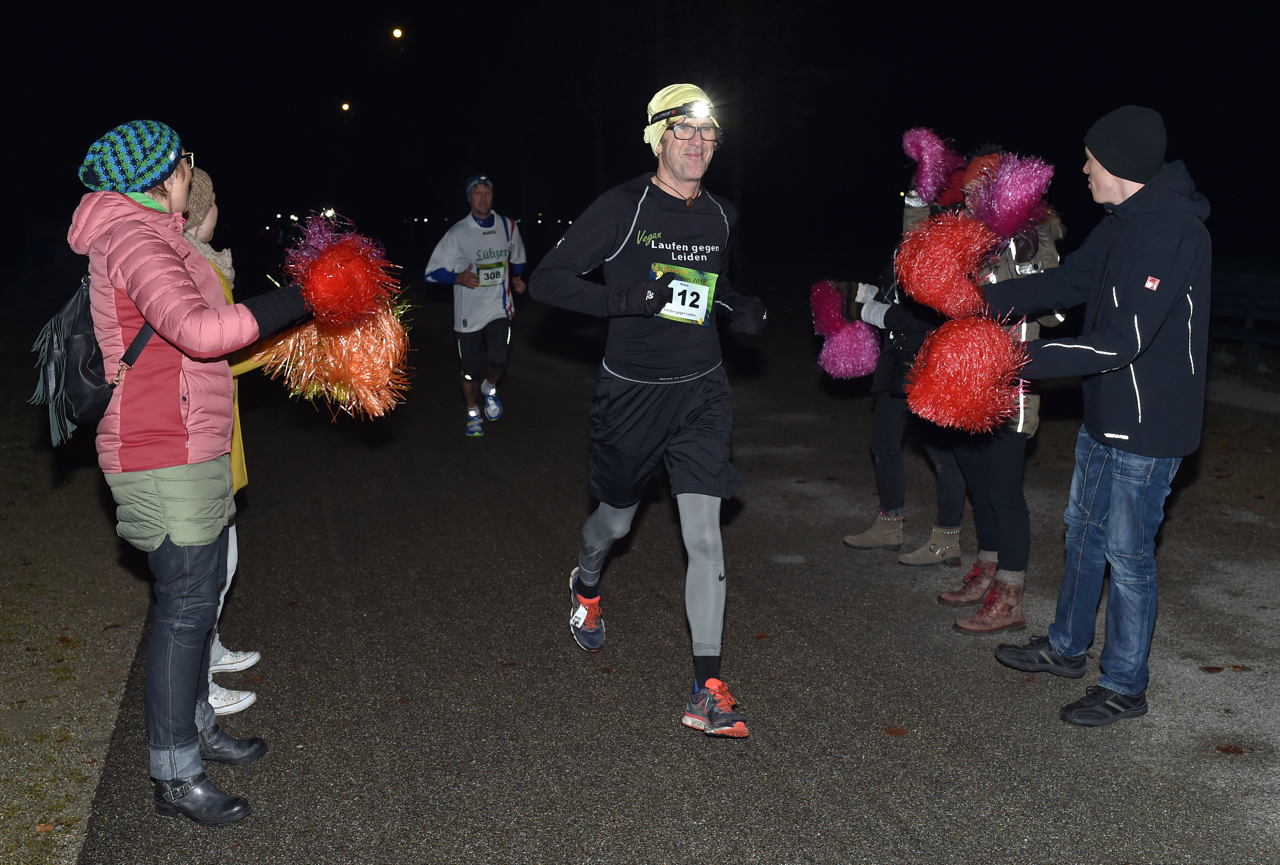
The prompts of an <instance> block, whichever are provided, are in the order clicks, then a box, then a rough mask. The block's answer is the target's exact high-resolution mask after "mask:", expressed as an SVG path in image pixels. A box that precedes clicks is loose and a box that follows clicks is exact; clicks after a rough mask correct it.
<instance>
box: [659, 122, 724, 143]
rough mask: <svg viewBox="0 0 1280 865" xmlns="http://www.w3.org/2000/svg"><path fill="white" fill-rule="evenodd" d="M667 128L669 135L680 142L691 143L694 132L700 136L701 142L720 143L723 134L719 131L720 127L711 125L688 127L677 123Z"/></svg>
mask: <svg viewBox="0 0 1280 865" xmlns="http://www.w3.org/2000/svg"><path fill="white" fill-rule="evenodd" d="M668 128H669V129H670V130H671V134H672V135H674V136H675V137H676V138H677V139H679V140H680V141H691V140H692V139H693V134H694V133H695V132H697V133H698V134H699V135H700V136H702V140H703V141H720V140H722V139H723V138H724V133H723V132H721V131H720V127H719V126H716V125H714V124H711V123H708V124H707V125H706V126H689V125H688V124H685V123H677V124H675V125H674V126H670V127H668Z"/></svg>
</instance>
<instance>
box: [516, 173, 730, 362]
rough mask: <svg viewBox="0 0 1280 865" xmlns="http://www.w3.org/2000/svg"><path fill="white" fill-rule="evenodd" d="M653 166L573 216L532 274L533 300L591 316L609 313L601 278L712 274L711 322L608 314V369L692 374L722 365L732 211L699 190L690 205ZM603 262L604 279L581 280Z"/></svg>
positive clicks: (627, 281) (609, 281) (626, 280)
mask: <svg viewBox="0 0 1280 865" xmlns="http://www.w3.org/2000/svg"><path fill="white" fill-rule="evenodd" d="M652 177H653V174H652V173H648V174H643V175H641V176H640V177H637V178H635V179H634V180H631V181H629V182H627V183H624V184H622V185H621V186H615V187H614V188H613V189H610V190H609V191H608V192H606V193H604V194H603V195H601V196H600V197H599V198H597V199H596V200H595V201H594V202H593V203H592V204H591V206H590V207H588V208H587V209H586V211H584V212H583V214H582V215H581V216H580V217H578V218H577V219H575V220H574V222H573V225H572V226H570V227H569V230H568V231H566V232H565V234H564V237H562V238H561V239H560V242H559V243H558V244H556V247H555V249H553V250H551V252H549V253H548V254H547V255H546V257H545V258H543V259H542V263H541V264H539V265H538V269H537V270H536V271H534V273H533V276H532V277H531V278H530V279H529V294H530V295H532V296H533V297H534V298H535V299H536V300H540V301H542V302H544V303H550V304H553V305H554V306H560V307H564V308H565V309H571V310H575V311H577V312H585V313H587V314H589V315H596V316H601V317H604V316H607V315H609V311H608V307H607V296H608V295H607V291H606V288H605V286H609V287H617V286H632V285H638V284H639V283H640V282H642V281H643V280H645V279H648V278H649V273H650V270H651V267H652V265H654V264H668V265H677V266H680V267H687V268H691V269H693V270H700V271H704V272H709V273H714V274H717V277H716V288H715V300H714V306H713V311H711V312H709V313H708V323H707V325H705V326H703V325H696V324H686V323H683V322H677V321H670V320H668V319H665V318H659V317H657V316H654V317H653V318H642V317H640V316H618V317H615V318H612V319H610V321H609V340H608V343H607V344H606V346H605V353H604V362H605V366H606V367H607V368H608V369H609V371H610V372H612V373H614V374H615V375H618V376H620V377H623V378H628V379H632V380H635V381H644V382H672V381H681V380H684V379H689V378H696V377H697V376H700V375H703V374H704V373H707V372H710V371H711V370H712V369H715V368H716V367H717V366H719V365H720V337H719V334H718V333H717V331H716V325H715V313H714V310H715V309H721V310H726V311H728V310H731V309H732V308H733V302H734V300H736V299H737V298H738V297H739V295H738V293H737V292H735V291H734V290H733V288H732V286H730V284H729V281H728V279H727V278H726V276H725V273H724V270H725V267H727V265H728V263H729V257H728V249H729V238H730V235H731V234H732V232H733V226H734V224H735V223H736V222H737V218H738V216H737V212H736V211H735V210H734V209H733V206H732V205H730V204H729V203H728V202H727V201H725V200H723V199H721V198H717V197H715V196H713V195H712V194H711V193H709V192H707V191H706V190H705V189H704V190H702V194H701V195H699V196H698V197H697V198H695V199H694V201H693V207H686V206H685V200H684V199H683V198H677V197H675V196H674V195H671V194H669V193H667V192H665V191H664V190H663V189H662V188H661V187H659V186H657V185H656V184H654V183H653V182H652V181H651V180H650V178H652ZM601 264H603V265H604V281H605V285H603V286H602V285H599V284H598V283H595V282H591V281H589V280H586V279H583V278H582V274H585V273H588V272H589V271H591V270H594V269H595V268H596V267H599V266H600V265H601Z"/></svg>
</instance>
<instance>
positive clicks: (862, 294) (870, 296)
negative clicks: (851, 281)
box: [854, 282, 880, 303]
mask: <svg viewBox="0 0 1280 865" xmlns="http://www.w3.org/2000/svg"><path fill="white" fill-rule="evenodd" d="M879 293H880V287H879V286H876V285H870V284H868V283H865V282H860V283H858V294H857V295H856V296H855V297H854V300H856V301H857V302H858V303H866V302H867V301H868V300H875V299H876V295H877V294H879Z"/></svg>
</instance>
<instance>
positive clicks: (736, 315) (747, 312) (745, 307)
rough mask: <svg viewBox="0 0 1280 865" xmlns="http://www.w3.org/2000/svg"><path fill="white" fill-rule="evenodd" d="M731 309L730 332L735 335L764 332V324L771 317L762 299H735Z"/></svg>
mask: <svg viewBox="0 0 1280 865" xmlns="http://www.w3.org/2000/svg"><path fill="white" fill-rule="evenodd" d="M727 305H728V304H726V306H727ZM731 309H732V314H731V315H730V316H729V330H731V331H733V332H734V333H760V332H761V331H762V330H764V322H765V319H767V318H768V317H769V311H768V310H766V309H765V308H764V303H763V302H762V301H761V300H760V298H758V297H735V298H734V299H733V306H732V308H731Z"/></svg>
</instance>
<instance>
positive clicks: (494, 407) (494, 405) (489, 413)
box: [484, 390, 502, 420]
mask: <svg viewBox="0 0 1280 865" xmlns="http://www.w3.org/2000/svg"><path fill="white" fill-rule="evenodd" d="M500 417H502V401H501V400H499V399H498V392H497V391H496V390H495V391H494V392H493V393H487V394H485V395H484V419H485V420H497V419H498V418H500Z"/></svg>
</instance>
